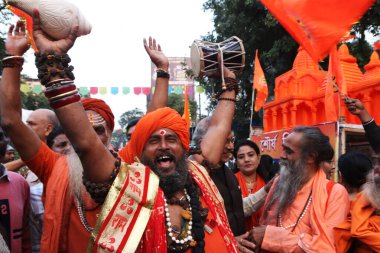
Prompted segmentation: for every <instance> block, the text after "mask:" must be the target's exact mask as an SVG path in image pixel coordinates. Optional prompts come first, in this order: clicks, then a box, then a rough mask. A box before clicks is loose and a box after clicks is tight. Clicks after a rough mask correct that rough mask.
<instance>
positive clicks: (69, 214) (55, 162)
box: [26, 142, 100, 253]
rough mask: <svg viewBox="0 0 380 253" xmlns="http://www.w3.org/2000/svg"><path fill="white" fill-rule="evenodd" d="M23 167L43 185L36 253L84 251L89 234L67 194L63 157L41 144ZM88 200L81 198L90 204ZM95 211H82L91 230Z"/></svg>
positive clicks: (65, 162)
mask: <svg viewBox="0 0 380 253" xmlns="http://www.w3.org/2000/svg"><path fill="white" fill-rule="evenodd" d="M26 165H27V166H28V167H29V168H30V169H31V170H32V171H33V172H34V173H35V174H36V175H37V176H38V178H39V179H40V180H41V182H42V183H43V184H44V195H43V200H44V207H45V214H44V226H43V231H42V237H41V249H40V252H41V253H45V252H46V253H51V252H78V253H82V252H86V248H87V243H88V240H89V238H90V233H89V232H87V230H86V229H85V228H84V227H83V225H82V224H81V222H80V219H79V215H78V211H77V210H76V206H75V205H74V202H73V198H71V197H70V194H69V190H68V187H69V170H68V165H67V157H66V156H64V155H60V154H57V153H55V152H53V151H52V150H51V149H49V148H48V146H46V144H45V143H43V142H41V146H40V149H39V151H38V152H37V154H36V155H35V156H34V157H33V158H32V159H31V160H29V161H26ZM82 198H83V196H82ZM88 198H89V196H88ZM88 198H83V199H84V201H86V202H87V201H89V202H92V199H88ZM93 204H94V203H92V204H91V205H93ZM99 211H100V208H98V209H95V210H93V211H86V218H87V221H88V223H89V225H90V226H91V227H94V226H95V223H96V215H97V213H98V212H99Z"/></svg>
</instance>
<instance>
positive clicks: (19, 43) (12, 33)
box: [5, 21, 29, 56]
mask: <svg viewBox="0 0 380 253" xmlns="http://www.w3.org/2000/svg"><path fill="white" fill-rule="evenodd" d="M25 35H26V32H25V24H24V22H22V21H18V22H17V24H16V28H15V26H14V25H11V26H10V27H9V30H8V37H7V39H6V40H5V50H6V53H7V54H9V55H12V56H22V55H24V53H25V52H26V51H27V50H28V49H29V45H28V39H27V38H26V36H25Z"/></svg>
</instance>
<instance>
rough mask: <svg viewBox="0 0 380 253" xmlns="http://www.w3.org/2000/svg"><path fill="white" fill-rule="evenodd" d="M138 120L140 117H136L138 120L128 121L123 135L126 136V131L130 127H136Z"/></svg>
mask: <svg viewBox="0 0 380 253" xmlns="http://www.w3.org/2000/svg"><path fill="white" fill-rule="evenodd" d="M140 119H141V117H138V118H134V119H132V120H130V121H128V123H127V126H126V127H125V135H127V134H128V130H129V129H130V128H131V127H133V126H136V124H137V123H138V122H139V120H140Z"/></svg>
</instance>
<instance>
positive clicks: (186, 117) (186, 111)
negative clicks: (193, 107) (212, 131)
mask: <svg viewBox="0 0 380 253" xmlns="http://www.w3.org/2000/svg"><path fill="white" fill-rule="evenodd" d="M182 118H183V119H184V120H185V121H186V127H187V129H189V128H190V126H191V123H190V108H189V98H188V91H187V85H186V84H185V94H184V106H183V115H182Z"/></svg>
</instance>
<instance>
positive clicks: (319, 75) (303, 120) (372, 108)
mask: <svg viewBox="0 0 380 253" xmlns="http://www.w3.org/2000/svg"><path fill="white" fill-rule="evenodd" d="M338 54H339V58H340V64H341V67H342V72H343V78H344V80H345V82H346V85H347V94H348V96H350V97H352V98H357V99H360V100H361V101H362V102H363V104H364V106H365V107H366V108H367V110H368V111H369V113H370V114H371V115H372V116H373V117H374V118H375V120H376V121H377V122H380V110H379V109H377V108H376V102H375V101H380V60H379V55H378V53H377V52H376V51H375V52H373V53H372V56H371V60H370V62H369V63H368V64H367V65H366V66H365V67H364V68H365V73H362V71H361V70H360V68H359V67H358V65H357V61H356V58H355V57H353V56H352V55H350V52H349V50H348V47H347V45H346V44H342V45H341V46H340V48H339V49H338ZM326 78H327V71H324V70H322V69H320V67H319V66H318V65H317V64H316V63H315V62H314V61H313V60H312V59H311V57H310V56H309V55H308V54H307V52H306V51H305V50H303V49H299V51H298V54H297V56H296V58H295V60H294V63H293V68H292V69H291V70H290V71H288V72H286V73H284V74H282V75H280V76H278V77H277V78H276V80H275V87H276V88H275V98H274V100H273V101H270V102H268V103H266V104H265V105H264V132H269V131H273V130H279V129H284V128H291V127H294V126H297V125H315V124H319V123H324V122H329V121H331V120H329V119H327V117H326V112H325V108H326V106H327V107H328V106H333V107H334V108H335V109H336V113H337V115H338V116H340V118H341V120H342V122H344V123H348V124H360V121H359V120H358V118H357V117H356V116H354V115H351V114H350V113H349V112H348V111H347V109H346V108H345V106H344V102H343V100H342V99H341V97H340V95H339V92H335V93H334V101H335V103H334V104H329V105H325V93H326V92H325V91H326Z"/></svg>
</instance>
